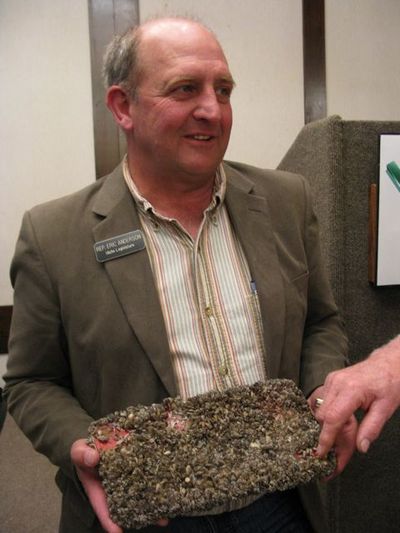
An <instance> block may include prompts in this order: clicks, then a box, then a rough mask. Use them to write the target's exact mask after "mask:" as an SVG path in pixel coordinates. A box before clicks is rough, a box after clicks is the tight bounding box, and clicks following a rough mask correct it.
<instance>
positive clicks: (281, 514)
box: [160, 490, 313, 533]
mask: <svg viewBox="0 0 400 533" xmlns="http://www.w3.org/2000/svg"><path fill="white" fill-rule="evenodd" d="M163 531H164V532H165V533H167V532H168V533H312V531H313V530H312V528H311V526H310V524H309V522H308V520H307V518H306V516H305V513H304V510H303V508H302V506H301V504H300V501H299V497H298V495H297V492H296V491H294V490H293V491H286V492H274V493H272V494H267V495H265V496H263V497H262V498H260V499H258V500H256V501H255V502H254V503H252V504H250V505H249V506H247V507H244V508H243V509H239V510H238V511H231V512H229V513H223V514H220V515H215V516H201V517H193V518H191V517H182V518H175V519H174V520H171V522H170V524H169V526H168V527H167V528H160V533H162V532H163Z"/></svg>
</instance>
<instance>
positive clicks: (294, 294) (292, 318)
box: [285, 271, 309, 333]
mask: <svg viewBox="0 0 400 533" xmlns="http://www.w3.org/2000/svg"><path fill="white" fill-rule="evenodd" d="M308 280H309V272H308V271H306V272H303V273H302V274H300V275H299V276H296V277H295V278H293V279H292V280H291V281H290V282H288V283H287V284H286V287H285V301H286V317H287V326H288V327H289V328H291V329H293V330H296V331H297V332H298V333H300V332H301V331H302V330H303V328H304V323H305V319H306V315H307V301H308V298H307V292H308Z"/></svg>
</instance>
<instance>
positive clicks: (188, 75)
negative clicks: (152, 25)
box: [130, 24, 233, 180]
mask: <svg viewBox="0 0 400 533" xmlns="http://www.w3.org/2000/svg"><path fill="white" fill-rule="evenodd" d="M139 54H140V66H141V71H140V76H139V84H138V88H137V95H136V98H135V99H134V100H133V101H132V102H131V104H130V113H131V116H132V122H133V130H132V136H133V137H132V138H133V159H132V160H133V164H134V168H138V169H140V170H141V171H144V172H146V173H148V174H149V173H152V174H153V175H156V176H158V177H161V176H163V177H168V176H171V177H173V178H174V179H180V178H182V177H183V178H184V179H185V180H187V179H188V178H189V179H190V180H193V179H195V180H197V179H199V177H201V176H202V177H204V178H210V177H213V176H214V174H215V171H216V168H217V166H218V165H219V163H220V162H221V160H222V158H223V155H224V153H225V151H226V148H227V146H228V141H229V136H230V131H231V126H232V109H231V104H230V94H231V91H232V88H233V80H232V76H231V74H230V72H229V68H228V65H227V62H226V59H225V57H224V55H223V52H222V50H221V48H220V46H219V44H218V43H217V42H216V41H215V39H214V38H213V37H212V36H211V34H209V33H208V32H207V31H206V30H205V29H204V28H202V27H199V26H197V25H190V24H189V25H186V26H183V27H179V26H172V28H171V27H170V28H169V29H168V31H163V29H162V28H161V30H160V29H159V28H157V27H156V29H155V32H154V31H153V33H151V31H148V32H147V33H146V34H145V35H144V36H143V39H142V43H141V45H140V51H139Z"/></svg>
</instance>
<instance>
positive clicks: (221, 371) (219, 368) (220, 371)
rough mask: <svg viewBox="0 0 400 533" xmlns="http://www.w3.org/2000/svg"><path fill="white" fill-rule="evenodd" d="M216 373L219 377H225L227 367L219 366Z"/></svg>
mask: <svg viewBox="0 0 400 533" xmlns="http://www.w3.org/2000/svg"><path fill="white" fill-rule="evenodd" d="M218 372H219V373H220V375H221V376H226V375H227V374H228V367H227V366H226V365H220V366H219V367H218Z"/></svg>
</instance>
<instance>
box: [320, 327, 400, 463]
mask: <svg viewBox="0 0 400 533" xmlns="http://www.w3.org/2000/svg"><path fill="white" fill-rule="evenodd" d="M321 397H322V398H323V399H324V402H323V404H322V405H321V407H319V408H318V409H317V412H316V417H317V419H318V420H319V421H320V422H321V424H322V431H321V435H320V439H319V446H318V453H319V454H320V455H322V456H324V455H325V454H326V453H327V452H328V450H329V449H330V448H331V447H332V445H333V443H334V442H335V440H336V438H337V434H338V432H340V431H341V430H342V428H343V426H344V424H346V422H347V420H348V419H349V417H350V416H351V415H352V414H353V413H354V412H355V411H356V410H357V409H360V408H361V409H363V410H364V411H365V416H364V418H363V420H362V422H361V424H360V426H359V429H358V431H357V439H356V442H357V448H358V450H359V451H360V452H363V453H365V452H367V451H368V448H369V446H370V444H371V442H373V441H374V440H375V439H376V438H377V437H378V436H379V434H380V432H381V431H382V428H383V426H384V425H385V423H386V422H387V420H388V419H389V418H390V417H391V416H392V414H393V413H394V411H395V410H396V409H397V408H398V407H399V405H400V336H398V337H396V338H395V339H393V340H392V341H390V342H389V343H388V344H386V345H385V346H382V347H381V348H378V349H377V350H375V351H373V352H372V354H371V355H370V357H369V358H368V359H366V360H365V361H363V362H361V363H357V364H356V365H353V366H350V367H348V368H345V369H343V370H338V371H336V372H332V373H331V374H329V375H328V377H327V379H326V381H325V383H324V389H323V393H321Z"/></svg>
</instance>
